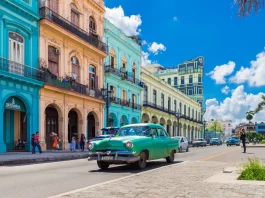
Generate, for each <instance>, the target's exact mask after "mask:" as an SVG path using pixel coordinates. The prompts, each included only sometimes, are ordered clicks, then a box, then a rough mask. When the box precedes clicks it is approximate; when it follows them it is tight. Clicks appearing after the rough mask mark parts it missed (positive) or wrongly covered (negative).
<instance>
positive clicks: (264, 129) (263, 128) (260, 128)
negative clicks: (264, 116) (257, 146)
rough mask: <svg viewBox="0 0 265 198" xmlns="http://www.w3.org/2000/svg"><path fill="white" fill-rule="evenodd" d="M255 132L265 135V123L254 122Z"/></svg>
mask: <svg viewBox="0 0 265 198" xmlns="http://www.w3.org/2000/svg"><path fill="white" fill-rule="evenodd" d="M256 132H257V133H260V134H263V135H265V123H264V122H261V123H259V124H256Z"/></svg>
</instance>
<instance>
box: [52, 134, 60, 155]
mask: <svg viewBox="0 0 265 198" xmlns="http://www.w3.org/2000/svg"><path fill="white" fill-rule="evenodd" d="M52 147H53V148H54V150H55V151H58V149H59V138H58V136H57V134H56V133H55V134H54V137H53V145H52Z"/></svg>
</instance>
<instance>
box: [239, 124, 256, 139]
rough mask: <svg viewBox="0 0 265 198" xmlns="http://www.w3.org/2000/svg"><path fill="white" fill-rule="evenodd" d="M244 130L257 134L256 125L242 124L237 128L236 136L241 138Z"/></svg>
mask: <svg viewBox="0 0 265 198" xmlns="http://www.w3.org/2000/svg"><path fill="white" fill-rule="evenodd" d="M242 129H244V130H245V132H255V131H256V124H255V123H252V122H250V123H240V124H238V125H237V126H236V127H235V133H234V135H235V136H240V134H241V132H242Z"/></svg>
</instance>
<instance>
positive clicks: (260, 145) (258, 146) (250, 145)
mask: <svg viewBox="0 0 265 198" xmlns="http://www.w3.org/2000/svg"><path fill="white" fill-rule="evenodd" d="M241 145H242V144H241ZM246 147H249V148H261V147H264V148H265V144H253V143H249V144H246Z"/></svg>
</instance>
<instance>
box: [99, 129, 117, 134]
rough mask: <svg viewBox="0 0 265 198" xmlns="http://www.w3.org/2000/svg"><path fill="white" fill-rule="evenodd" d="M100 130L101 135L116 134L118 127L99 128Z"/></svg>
mask: <svg viewBox="0 0 265 198" xmlns="http://www.w3.org/2000/svg"><path fill="white" fill-rule="evenodd" d="M101 130H102V135H116V134H117V131H118V129H112V128H110V129H101Z"/></svg>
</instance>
